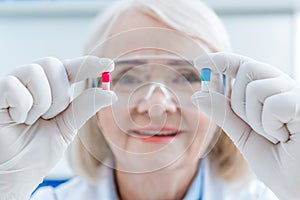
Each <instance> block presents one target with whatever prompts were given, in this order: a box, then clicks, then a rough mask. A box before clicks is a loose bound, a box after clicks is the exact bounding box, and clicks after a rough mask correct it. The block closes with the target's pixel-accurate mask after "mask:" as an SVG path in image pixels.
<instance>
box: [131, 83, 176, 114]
mask: <svg viewBox="0 0 300 200" xmlns="http://www.w3.org/2000/svg"><path fill="white" fill-rule="evenodd" d="M176 110H177V106H176V103H175V102H174V100H173V99H172V97H171V94H170V92H169V91H168V90H167V89H166V87H165V86H164V85H163V84H160V83H155V84H152V85H151V86H150V88H149V90H148V92H147V93H146V95H145V97H144V98H143V100H142V101H140V103H139V104H138V105H137V111H138V112H139V113H148V114H149V115H151V116H153V117H154V116H161V115H162V114H164V113H175V112H176Z"/></svg>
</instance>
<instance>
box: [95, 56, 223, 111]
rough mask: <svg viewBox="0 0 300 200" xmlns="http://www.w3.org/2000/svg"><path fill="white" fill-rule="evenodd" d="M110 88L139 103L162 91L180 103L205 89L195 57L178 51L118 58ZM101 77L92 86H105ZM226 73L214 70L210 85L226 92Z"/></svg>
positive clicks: (123, 99)
mask: <svg viewBox="0 0 300 200" xmlns="http://www.w3.org/2000/svg"><path fill="white" fill-rule="evenodd" d="M114 62H115V70H114V71H113V72H111V74H110V88H111V90H113V91H114V92H115V93H116V95H117V96H118V101H119V103H120V102H123V103H126V104H127V105H129V106H136V105H137V104H138V103H139V102H141V101H142V100H147V99H150V98H152V96H153V94H154V93H156V92H158V93H160V95H163V96H164V98H166V99H169V100H172V101H173V102H175V103H176V104H177V106H186V105H188V104H191V101H190V97H191V95H192V94H193V93H195V92H196V91H199V90H201V84H202V83H201V79H200V77H201V72H199V71H198V70H197V69H196V68H195V67H194V66H193V61H192V60H188V59H184V58H181V57H179V56H176V55H139V56H130V57H122V58H117V59H114ZM101 83H102V80H101V77H100V78H96V79H91V81H90V85H91V86H92V87H100V88H101V87H102V85H101ZM223 83H224V81H223V76H222V75H220V74H216V73H211V77H210V82H209V89H210V90H211V91H217V92H220V93H223V91H224V84H223Z"/></svg>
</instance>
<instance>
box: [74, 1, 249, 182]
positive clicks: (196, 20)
mask: <svg viewBox="0 0 300 200" xmlns="http://www.w3.org/2000/svg"><path fill="white" fill-rule="evenodd" d="M132 8H134V9H138V10H141V11H143V12H146V13H147V14H149V15H150V16H152V17H155V18H156V19H158V20H160V21H161V22H163V23H165V24H166V25H168V26H169V27H170V28H172V29H174V30H178V31H180V32H183V33H185V34H186V35H188V36H190V37H192V38H195V39H197V40H200V41H201V43H202V44H204V45H206V48H207V49H209V50H210V51H211V52H216V51H230V43H229V39H228V36H227V33H226V31H225V29H224V27H223V25H222V23H221V21H220V20H219V18H218V17H217V16H216V15H215V13H214V12H213V11H211V10H210V9H209V8H208V7H207V6H205V5H204V4H203V3H201V2H200V1H198V0H189V1H185V0H127V1H120V2H117V3H114V4H113V5H112V6H111V7H110V8H108V9H107V10H106V11H105V12H104V13H102V14H100V15H99V16H98V17H97V18H96V20H95V22H94V25H93V27H94V29H92V34H91V36H90V38H89V40H88V41H87V43H86V46H85V49H84V51H85V54H91V52H93V48H94V47H95V44H98V43H101V42H102V41H105V40H106V39H107V38H108V37H109V34H110V30H111V28H112V26H113V25H114V23H115V22H116V21H117V20H118V17H119V16H120V15H122V14H123V13H124V12H126V11H127V10H128V9H132ZM203 27H204V28H203ZM95 143H97V145H96V146H98V147H101V149H100V150H101V151H100V152H99V149H97V150H95V151H97V158H95V157H94V156H93V152H91V151H92V150H91V149H90V148H86V147H85V145H87V144H95ZM110 156H112V153H111V151H110V148H109V147H108V145H107V143H106V141H105V138H104V136H103V135H102V133H101V131H100V130H99V128H98V126H97V122H96V116H94V117H92V118H91V119H90V120H89V121H88V122H87V123H86V124H85V125H84V126H83V127H82V128H81V129H80V130H79V133H78V136H77V137H76V138H75V141H74V142H73V144H72V152H71V157H70V158H71V162H72V166H73V168H74V170H75V172H76V173H77V174H79V175H80V176H82V177H84V178H86V179H87V180H88V181H90V182H95V181H97V180H96V179H97V174H98V172H99V167H100V166H101V165H102V164H101V161H103V160H105V158H107V157H110ZM99 158H100V159H101V161H99ZM209 159H210V161H211V162H213V163H214V164H213V165H212V166H215V169H214V170H215V171H216V174H217V175H218V176H219V177H221V178H223V179H226V180H233V179H236V178H238V177H241V175H243V174H245V172H246V171H247V165H246V163H245V161H244V159H243V158H242V156H241V154H240V153H239V152H238V150H237V149H236V147H235V146H234V144H233V143H232V141H231V140H230V139H229V138H228V137H227V135H226V134H225V133H224V132H222V134H221V136H220V138H219V140H218V142H217V144H216V145H215V147H214V148H213V149H212V151H211V152H210V154H209Z"/></svg>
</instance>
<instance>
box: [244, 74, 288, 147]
mask: <svg viewBox="0 0 300 200" xmlns="http://www.w3.org/2000/svg"><path fill="white" fill-rule="evenodd" d="M293 86H294V84H293V83H292V82H290V81H289V80H286V79H285V78H284V77H276V78H271V79H262V80H256V81H252V82H250V83H249V84H248V86H247V88H246V101H245V102H243V103H244V104H245V107H246V120H245V121H247V123H248V124H249V125H250V126H251V127H252V128H253V129H254V130H255V131H256V132H258V133H259V134H261V135H264V136H266V137H267V138H268V139H269V140H270V141H272V142H273V143H277V142H278V141H282V140H285V139H284V137H283V136H282V135H277V134H273V133H271V132H269V131H268V132H267V131H265V126H263V123H262V111H263V107H264V106H265V100H266V99H268V98H270V97H272V96H273V95H276V94H279V93H281V92H285V91H289V90H291V89H292V88H293ZM270 128H271V127H270ZM270 134H271V135H270Z"/></svg>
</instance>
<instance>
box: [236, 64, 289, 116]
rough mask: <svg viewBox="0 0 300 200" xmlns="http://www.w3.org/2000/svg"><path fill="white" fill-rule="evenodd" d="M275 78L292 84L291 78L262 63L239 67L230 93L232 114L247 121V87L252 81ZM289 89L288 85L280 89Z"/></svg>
mask: <svg viewBox="0 0 300 200" xmlns="http://www.w3.org/2000/svg"><path fill="white" fill-rule="evenodd" d="M275 77H280V78H282V80H286V81H289V80H290V82H293V81H292V80H291V78H289V77H288V76H287V75H285V74H283V73H282V72H280V71H279V70H278V69H276V68H274V67H272V66H270V65H267V64H264V63H258V62H255V63H254V62H248V63H245V64H243V65H241V66H240V68H239V71H238V73H237V74H236V79H235V82H234V85H233V88H232V93H231V103H232V109H233V110H234V112H235V113H237V114H238V115H239V116H240V117H241V118H242V119H244V120H245V121H247V116H246V105H247V102H246V91H247V90H248V85H249V84H250V83H251V82H253V81H258V80H262V79H270V78H275ZM289 87H290V84H288V85H287V86H285V85H283V86H281V87H280V88H289ZM259 90H261V89H259ZM266 93H268V91H266Z"/></svg>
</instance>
